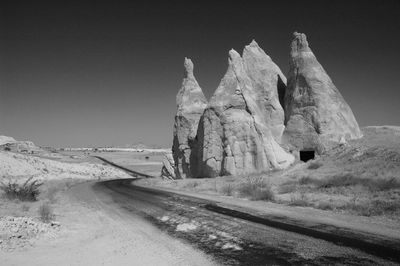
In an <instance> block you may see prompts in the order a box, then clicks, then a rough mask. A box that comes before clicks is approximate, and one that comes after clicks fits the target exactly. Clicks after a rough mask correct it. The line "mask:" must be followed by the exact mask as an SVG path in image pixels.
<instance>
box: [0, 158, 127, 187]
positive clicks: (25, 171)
mask: <svg viewBox="0 0 400 266" xmlns="http://www.w3.org/2000/svg"><path fill="white" fill-rule="evenodd" d="M0 162H1V163H0V180H3V179H4V178H13V177H26V176H34V177H35V179H39V180H50V179H63V178H78V179H95V178H131V176H129V175H128V174H126V173H125V172H123V171H121V170H118V169H116V168H113V167H111V166H107V165H101V164H91V163H65V162H58V161H54V160H50V159H44V158H39V157H36V156H30V155H24V154H18V153H12V152H3V151H0Z"/></svg>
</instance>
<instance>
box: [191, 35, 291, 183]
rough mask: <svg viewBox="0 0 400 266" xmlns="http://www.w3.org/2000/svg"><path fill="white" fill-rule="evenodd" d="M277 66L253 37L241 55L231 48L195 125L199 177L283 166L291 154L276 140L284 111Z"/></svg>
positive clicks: (279, 134) (288, 162)
mask: <svg viewBox="0 0 400 266" xmlns="http://www.w3.org/2000/svg"><path fill="white" fill-rule="evenodd" d="M279 80H281V81H282V83H283V85H284V81H285V78H284V76H283V75H282V73H281V72H280V70H279V68H278V67H277V66H276V65H275V64H274V63H273V62H272V60H271V59H270V58H269V57H268V56H267V55H265V53H264V52H263V51H262V50H261V48H259V47H258V45H257V44H256V43H255V42H253V43H251V44H250V45H248V46H246V48H245V50H244V52H243V58H241V57H240V55H239V54H238V53H237V52H236V51H234V50H231V51H230V52H229V67H228V70H227V72H226V74H225V76H224V77H223V79H222V80H221V83H220V84H219V86H218V88H217V90H216V91H215V93H214V95H213V96H212V98H211V100H210V102H209V104H208V106H207V108H206V110H205V111H204V114H203V116H202V117H201V120H200V123H199V128H198V133H197V137H198V141H199V156H198V157H199V172H198V176H201V177H215V176H220V175H238V174H246V173H255V172H261V171H265V170H269V169H276V168H285V167H287V166H289V165H290V164H291V163H292V162H293V161H294V157H293V156H292V155H291V154H289V153H287V152H285V151H284V150H283V149H282V148H281V146H280V145H279V142H280V137H281V135H282V131H283V128H284V127H283V110H282V107H281V106H280V104H279V97H278V96H279V95H278V83H279Z"/></svg>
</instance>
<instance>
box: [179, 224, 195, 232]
mask: <svg viewBox="0 0 400 266" xmlns="http://www.w3.org/2000/svg"><path fill="white" fill-rule="evenodd" d="M196 229H197V225H195V224H194V223H183V224H178V225H177V226H176V231H180V232H188V231H193V230H196Z"/></svg>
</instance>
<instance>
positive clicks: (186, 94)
mask: <svg viewBox="0 0 400 266" xmlns="http://www.w3.org/2000/svg"><path fill="white" fill-rule="evenodd" d="M184 66H185V77H184V79H183V83H182V88H181V89H180V90H179V92H178V94H177V95H176V104H177V108H178V110H177V113H176V115H175V124H174V139H173V146H172V153H173V158H174V162H175V167H176V175H177V178H186V177H191V176H192V174H191V173H192V172H193V171H194V173H196V172H197V168H196V166H197V161H198V159H197V157H196V156H197V154H198V152H197V150H196V147H197V144H196V143H197V142H196V139H195V137H196V133H197V126H198V123H199V119H200V117H201V115H202V114H203V111H204V109H205V108H206V106H207V100H206V98H205V97H204V94H203V91H202V90H201V88H200V86H199V84H198V83H197V81H196V78H195V77H194V75H193V63H192V61H191V60H190V59H188V58H185V63H184Z"/></svg>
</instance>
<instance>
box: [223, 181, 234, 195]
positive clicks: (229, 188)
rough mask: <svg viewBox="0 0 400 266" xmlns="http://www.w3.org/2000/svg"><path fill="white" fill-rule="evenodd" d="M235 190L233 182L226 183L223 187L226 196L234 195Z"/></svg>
mask: <svg viewBox="0 0 400 266" xmlns="http://www.w3.org/2000/svg"><path fill="white" fill-rule="evenodd" d="M233 191H234V186H233V184H231V183H228V184H224V185H222V187H221V193H222V194H223V195H226V196H232V195H233Z"/></svg>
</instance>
